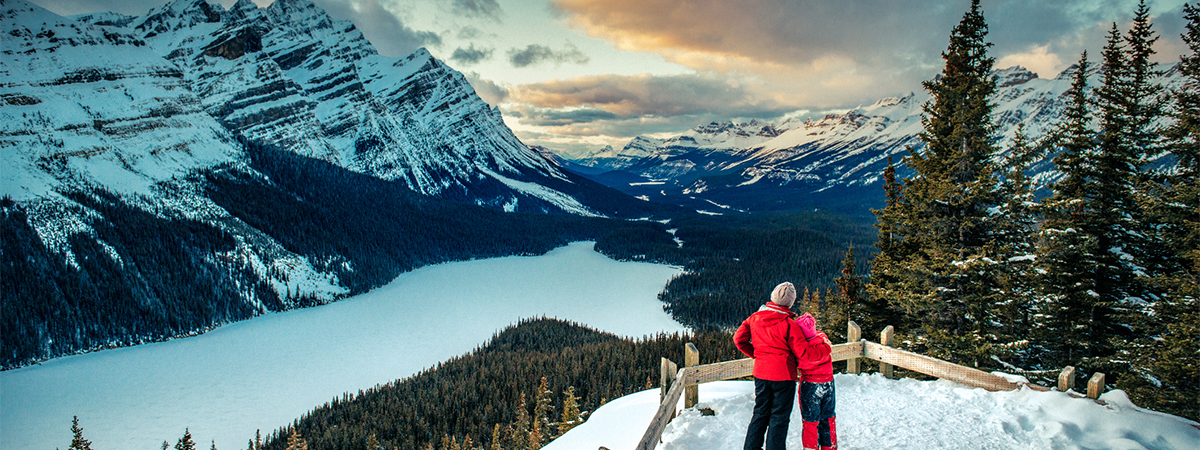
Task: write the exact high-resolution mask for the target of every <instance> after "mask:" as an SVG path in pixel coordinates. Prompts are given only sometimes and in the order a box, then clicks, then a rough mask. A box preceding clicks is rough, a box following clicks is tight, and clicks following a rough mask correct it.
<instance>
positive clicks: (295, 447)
mask: <svg viewBox="0 0 1200 450" xmlns="http://www.w3.org/2000/svg"><path fill="white" fill-rule="evenodd" d="M287 450H308V442H306V441H305V440H304V438H302V437H300V430H297V429H296V428H295V427H293V428H292V432H291V434H289V435H288V441H287Z"/></svg>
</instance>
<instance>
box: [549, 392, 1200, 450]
mask: <svg viewBox="0 0 1200 450" xmlns="http://www.w3.org/2000/svg"><path fill="white" fill-rule="evenodd" d="M835 380H836V386H837V400H838V406H837V412H838V418H837V430H838V435H839V438H840V441H839V448H841V449H842V450H851V449H868V448H869V449H872V450H874V449H909V448H920V449H923V450H925V449H960V448H971V449H1122V450H1132V449H1180V450H1182V449H1195V448H1200V428H1198V427H1200V424H1197V423H1196V422H1192V421H1189V420H1186V419H1183V418H1180V417H1176V416H1172V415H1168V414H1163V413H1158V412H1155V411H1149V410H1144V409H1141V408H1138V407H1136V406H1134V405H1133V404H1132V403H1131V402H1130V401H1129V399H1128V397H1126V396H1125V393H1124V392H1123V391H1119V390H1118V391H1110V392H1108V393H1106V394H1104V395H1103V396H1101V399H1102V400H1104V401H1105V402H1106V403H1108V404H1107V405H1100V404H1098V403H1096V402H1093V401H1090V400H1086V399H1080V398H1074V397H1071V396H1069V395H1067V394H1065V393H1061V392H1037V391H1033V390H1029V389H1022V390H1018V391H1011V392H987V391H985V390H983V389H978V388H971V387H967V386H963V385H960V384H957V383H952V382H948V381H944V380H938V381H917V380H912V379H901V380H889V379H886V378H884V377H882V376H880V375H878V374H871V375H844V374H841V375H836V376H835ZM753 386H754V384H753V382H749V381H722V382H716V383H709V384H704V385H701V386H700V405H698V407H697V408H694V409H689V410H685V411H682V412H680V414H679V417H677V418H676V419H675V420H674V421H672V422H671V424H670V425H668V426H667V429H666V432H664V433H663V438H662V440H663V443H662V444H660V445H659V447H658V448H660V449H662V450H683V449H689V450H717V449H731V450H733V449H741V447H742V440H743V438H744V437H745V433H746V424H748V423H749V422H750V410H751V409H752V408H753V405H754V392H753V391H754V389H753ZM658 392H659V391H658V390H657V389H653V390H648V391H642V392H638V393H636V394H632V395H629V396H626V397H622V398H619V399H616V400H613V401H611V402H609V403H608V404H606V405H604V406H602V407H601V408H599V409H598V410H597V411H596V412H595V413H594V414H592V416H591V418H590V419H589V420H588V421H587V422H586V423H584V424H583V425H581V426H579V427H576V428H575V429H573V430H571V431H570V432H569V433H567V434H566V435H564V436H563V437H561V438H559V439H558V440H555V441H554V442H551V443H550V445H548V446H547V447H545V448H546V449H547V450H567V449H580V450H596V449H597V448H598V447H600V446H604V447H607V448H609V449H612V450H624V449H632V448H633V447H634V446H636V445H637V442H638V440H640V439H641V437H642V434H643V433H644V432H645V431H646V426H647V425H648V424H649V423H650V419H651V418H652V417H653V416H654V412H655V411H656V409H657V407H658ZM700 407H707V408H711V409H712V410H714V411H715V412H716V415H715V416H703V415H701V413H700V411H699V409H700ZM680 408H682V402H681V404H680ZM800 433H801V427H800V410H799V408H795V409H794V410H793V412H792V427H791V429H790V430H789V431H788V448H789V449H796V450H799V449H800V448H801V446H800Z"/></svg>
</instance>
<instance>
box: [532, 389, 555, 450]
mask: <svg viewBox="0 0 1200 450" xmlns="http://www.w3.org/2000/svg"><path fill="white" fill-rule="evenodd" d="M553 396H554V392H553V391H551V390H550V383H549V382H548V381H547V380H546V377H544V376H543V377H542V381H541V382H540V383H539V384H538V393H537V397H535V399H534V405H533V427H532V429H531V430H530V434H531V436H530V438H529V444H530V447H533V448H542V446H544V445H546V443H548V442H550V414H551V413H552V411H553V409H554V398H553Z"/></svg>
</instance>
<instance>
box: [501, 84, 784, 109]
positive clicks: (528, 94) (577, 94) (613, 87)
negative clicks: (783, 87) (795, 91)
mask: <svg viewBox="0 0 1200 450" xmlns="http://www.w3.org/2000/svg"><path fill="white" fill-rule="evenodd" d="M510 100H511V101H513V102H517V103H525V104H528V105H531V106H535V107H541V108H573V107H583V106H587V107H591V108H595V109H599V110H603V111H607V112H609V113H612V114H615V115H617V116H620V117H626V118H628V117H641V116H675V115H688V114H707V113H717V114H722V115H725V116H726V117H765V116H777V115H780V114H782V113H784V112H787V111H790V110H791V109H794V108H792V107H790V106H786V105H782V104H779V103H777V102H775V101H774V100H773V99H771V98H770V96H766V95H763V93H762V92H761V91H760V90H759V89H757V88H756V86H753V85H749V84H747V83H745V82H742V81H737V80H735V79H733V78H729V77H724V76H719V75H716V74H712V73H707V74H685V75H668V76H654V75H648V74H641V75H593V76H583V77H576V78H570V79H566V80H551V81H546V82H542V83H533V84H525V85H520V86H517V87H514V88H513V89H512V93H511V96H510Z"/></svg>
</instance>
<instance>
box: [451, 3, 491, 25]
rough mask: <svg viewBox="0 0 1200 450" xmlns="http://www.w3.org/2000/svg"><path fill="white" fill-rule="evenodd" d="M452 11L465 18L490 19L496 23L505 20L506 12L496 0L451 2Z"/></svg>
mask: <svg viewBox="0 0 1200 450" xmlns="http://www.w3.org/2000/svg"><path fill="white" fill-rule="evenodd" d="M450 10H451V11H453V12H454V13H455V14H460V15H462V16H464V17H468V18H476V19H478V18H482V19H490V20H492V21H495V22H496V23H500V22H502V21H503V19H504V10H502V9H501V8H500V4H499V3H496V0H451V4H450Z"/></svg>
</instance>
